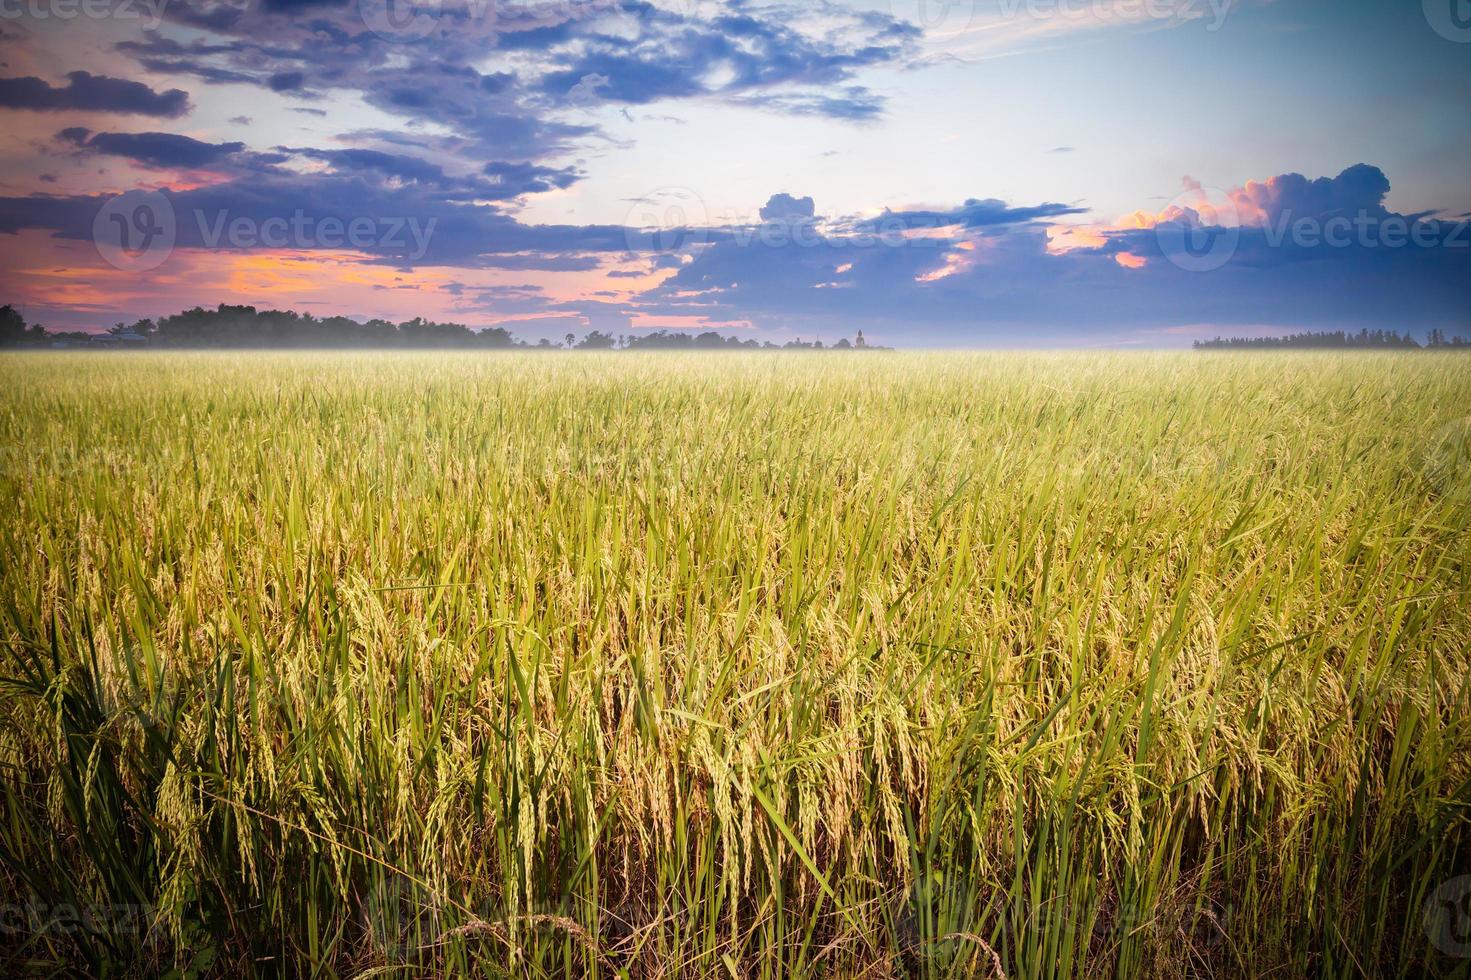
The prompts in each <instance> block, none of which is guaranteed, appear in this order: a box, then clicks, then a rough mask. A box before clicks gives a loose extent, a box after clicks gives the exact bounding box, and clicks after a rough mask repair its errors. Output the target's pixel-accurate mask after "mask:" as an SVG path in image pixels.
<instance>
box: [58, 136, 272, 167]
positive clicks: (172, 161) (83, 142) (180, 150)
mask: <svg viewBox="0 0 1471 980" xmlns="http://www.w3.org/2000/svg"><path fill="white" fill-rule="evenodd" d="M56 136H57V138H58V139H60V140H62V141H64V142H67V143H72V144H75V145H76V146H78V147H80V148H82V149H83V150H87V151H90V152H92V153H104V154H107V155H109V156H117V157H126V158H128V159H130V160H135V161H137V162H138V163H141V164H144V165H146V166H150V167H164V168H174V167H177V168H191V167H205V166H208V165H210V164H213V163H219V162H221V161H222V160H225V159H228V158H229V157H231V156H233V155H235V154H237V153H240V152H241V151H243V150H244V149H245V144H244V143H239V142H231V143H205V142H201V141H200V140H197V139H193V138H191V137H188V136H180V135H178V134H176V133H89V131H88V130H86V129H84V128H82V127H80V126H75V127H72V128H70V129H63V130H62V131H61V132H59V133H57V134H56Z"/></svg>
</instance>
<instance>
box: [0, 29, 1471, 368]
mask: <svg viewBox="0 0 1471 980" xmlns="http://www.w3.org/2000/svg"><path fill="white" fill-rule="evenodd" d="M1468 106H1471V0H1423V2H1421V0H1395V2H1389V0H1339V2H1328V0H851V2H829V0H807V2H804V3H787V2H766V0H657V2H647V3H646V2H637V0H516V2H495V0H0V303H11V304H13V305H14V306H16V307H17V308H18V309H20V310H21V311H22V312H23V314H24V315H25V316H26V318H27V320H28V321H30V322H33V323H35V322H40V323H42V324H44V325H45V326H47V327H48V328H49V329H53V330H58V329H84V330H99V329H103V328H106V327H109V326H111V325H113V324H114V323H117V322H120V321H131V320H134V319H137V318H139V317H144V316H151V317H156V316H160V315H166V314H169V313H173V312H178V311H179V310H182V309H186V308H189V307H193V306H198V305H203V306H214V305H216V304H218V303H243V304H249V305H254V306H257V307H261V308H278V309H294V310H297V311H298V312H303V313H308V312H309V313H313V314H316V315H319V316H328V315H348V316H353V317H358V318H363V319H367V318H373V317H383V318H387V319H392V320H403V319H409V318H412V317H416V316H423V317H426V318H430V319H436V320H442V321H454V322H459V323H465V324H468V325H470V326H472V327H475V328H482V327H490V326H502V327H506V328H507V329H510V330H512V331H513V332H515V333H516V334H517V335H518V336H521V337H523V338H525V339H528V340H537V339H540V338H542V337H551V338H557V339H560V338H561V337H563V336H564V335H565V334H567V333H576V334H579V335H581V334H584V333H586V332H587V331H589V330H601V331H603V332H605V333H611V334H613V335H615V336H621V335H636V334H638V333H641V332H647V331H651V330H659V329H667V330H686V331H703V330H712V329H713V330H718V331H721V332H722V333H725V334H728V335H731V334H733V335H738V336H742V337H750V338H754V339H761V340H775V341H778V342H780V341H782V340H790V339H804V340H814V339H822V340H827V341H835V340H837V339H838V338H840V337H844V336H849V337H851V336H853V334H854V333H855V332H856V331H857V330H860V329H861V330H863V331H864V332H865V335H866V336H867V338H868V339H869V340H870V341H871V342H873V343H882V344H888V345H893V346H902V347H1075V346H1077V347H1130V346H1137V347H1171V346H1183V345H1188V344H1189V343H1190V342H1191V341H1193V340H1195V339H1199V338H1206V337H1213V336H1216V335H1264V334H1275V333H1283V332H1290V331H1297V330H1321V329H1348V330H1358V329H1363V328H1367V329H1381V328H1382V329H1394V330H1401V331H1403V330H1411V331H1414V332H1416V333H1423V332H1425V331H1428V330H1430V329H1437V328H1438V329H1441V330H1445V331H1446V332H1448V333H1457V332H1460V333H1463V334H1467V335H1471V223H1468V217H1471V179H1468V178H1471V165H1468V162H1471V112H1468V108H1467V107H1468Z"/></svg>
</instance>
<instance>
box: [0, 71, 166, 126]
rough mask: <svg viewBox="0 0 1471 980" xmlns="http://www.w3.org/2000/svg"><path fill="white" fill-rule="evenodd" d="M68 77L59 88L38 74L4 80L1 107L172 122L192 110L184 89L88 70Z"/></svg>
mask: <svg viewBox="0 0 1471 980" xmlns="http://www.w3.org/2000/svg"><path fill="white" fill-rule="evenodd" d="M66 77H67V83H66V85H64V86H62V87H59V88H58V87H56V86H53V85H52V84H50V83H49V82H46V81H44V80H42V79H40V78H36V77H35V76H34V75H30V76H26V77H24V78H0V108H4V109H29V110H32V111H35V112H66V111H69V110H85V111H90V112H117V113H134V114H137V115H142V116H159V117H163V118H169V119H173V118H177V117H179V116H182V115H184V114H185V113H186V112H188V111H189V94H188V93H187V92H185V91H184V90H183V89H177V88H173V89H169V90H168V91H165V92H156V91H154V90H153V89H151V88H149V87H148V86H147V85H144V84H143V83H142V82H134V81H129V80H127V79H122V78H111V77H109V76H107V75H93V74H91V73H90V72H85V71H74V72H71V73H70V74H69V75H67V76H66Z"/></svg>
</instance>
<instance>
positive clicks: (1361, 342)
mask: <svg viewBox="0 0 1471 980" xmlns="http://www.w3.org/2000/svg"><path fill="white" fill-rule="evenodd" d="M1226 348H1245V349H1248V350H1281V349H1287V348H1295V349H1317V350H1439V349H1443V348H1454V349H1457V350H1471V342H1468V341H1467V340H1466V338H1464V337H1461V336H1455V337H1449V338H1448V337H1446V335H1445V332H1444V331H1442V330H1432V331H1430V333H1429V334H1428V335H1427V336H1426V339H1425V343H1423V344H1422V343H1420V342H1419V341H1418V340H1416V339H1415V338H1414V337H1412V336H1411V335H1410V334H1409V333H1404V334H1400V333H1397V332H1395V331H1393V330H1360V331H1359V332H1358V333H1348V332H1346V331H1343V330H1332V331H1321V332H1318V333H1295V334H1289V335H1287V336H1286V337H1231V338H1229V339H1222V338H1220V337H1217V338H1216V339H1215V340H1197V341H1196V342H1195V349H1196V350H1222V349H1226Z"/></svg>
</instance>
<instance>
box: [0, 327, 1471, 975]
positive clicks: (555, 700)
mask: <svg viewBox="0 0 1471 980" xmlns="http://www.w3.org/2000/svg"><path fill="white" fill-rule="evenodd" d="M0 391H3V394H0V465H3V469H0V508H3V511H4V517H3V520H0V583H3V587H0V642H3V663H0V677H3V684H0V785H3V796H0V802H3V808H4V809H3V815H0V874H3V876H4V885H5V891H6V894H7V895H8V896H10V897H9V898H8V899H6V910H5V922H4V923H3V932H0V947H3V952H0V969H3V970H4V971H6V972H7V973H14V972H22V971H24V972H40V973H57V972H80V973H85V974H91V975H155V974H158V973H161V972H165V971H176V975H180V976H213V975H220V976H238V975H254V974H261V975H290V976H307V975H310V976H319V977H333V976H344V977H345V976H363V975H368V976H443V975H491V976H517V977H522V976H530V977H547V976H589V977H609V978H612V977H671V978H673V977H727V978H776V977H858V976H866V977H884V976H920V977H926V978H939V977H970V976H1005V977H1007V978H1013V980H1015V978H1029V980H1044V978H1068V977H1095V976H1128V977H1134V976H1147V977H1176V976H1219V977H1236V976H1266V975H1275V976H1309V975H1311V976H1397V977H1417V976H1425V975H1443V976H1463V977H1464V976H1467V975H1468V973H1471V959H1468V957H1471V929H1468V928H1467V927H1468V923H1471V917H1468V914H1467V913H1468V904H1467V903H1468V902H1471V877H1466V876H1467V875H1471V825H1468V819H1471V686H1468V677H1471V674H1468V657H1471V639H1468V637H1471V599H1468V597H1471V535H1468V532H1467V528H1468V526H1471V467H1468V453H1471V422H1468V419H1471V362H1467V361H1466V360H1465V359H1463V358H1460V357H1456V356H1452V355H1446V356H1426V355H1399V354H1342V353H1334V354H1326V353H1325V354H1292V355H1281V356H1267V355H1254V354H1211V355H1202V354H1130V355H1114V354H1094V353H1086V354H1085V353H1068V354H1052V355H1044V354H889V355H882V354H876V355H868V356H864V355H851V356H843V355H832V354H829V355H790V356H786V355H784V356H772V355H760V354H749V355H748V354H728V355H708V356H699V355H659V354H647V355H645V354H611V355H596V354H588V355H582V354H564V355H541V356H538V355H535V354H514V353H511V354H483V355H482V354H474V355H467V354H417V355H416V354H249V355H234V354H219V353H212V354H178V353H176V354H138V355H135V356H89V355H84V354H83V355H75V354H74V355H67V354H23V355H10V356H6V357H3V358H0Z"/></svg>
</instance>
